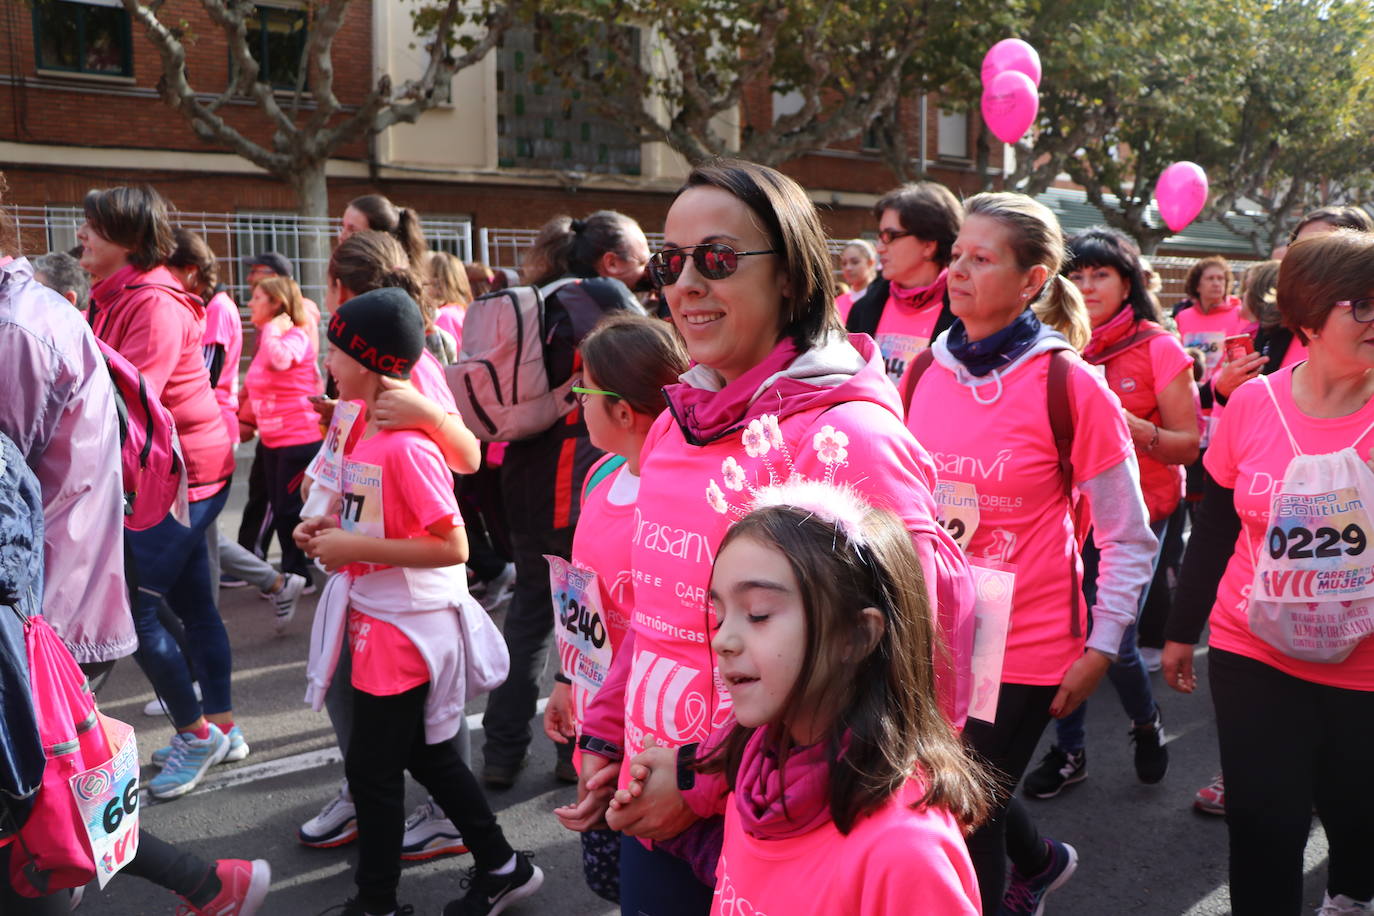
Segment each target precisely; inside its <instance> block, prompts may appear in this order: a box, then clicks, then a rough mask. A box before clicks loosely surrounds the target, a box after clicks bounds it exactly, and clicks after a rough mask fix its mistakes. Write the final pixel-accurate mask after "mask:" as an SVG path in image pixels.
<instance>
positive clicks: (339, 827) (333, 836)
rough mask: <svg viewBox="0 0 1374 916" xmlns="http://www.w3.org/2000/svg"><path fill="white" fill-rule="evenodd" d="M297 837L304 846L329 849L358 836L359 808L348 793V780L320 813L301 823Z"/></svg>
mask: <svg viewBox="0 0 1374 916" xmlns="http://www.w3.org/2000/svg"><path fill="white" fill-rule="evenodd" d="M296 838H297V839H298V840H300V841H301V845H302V846H310V847H313V848H315V849H329V848H331V847H334V846H342V845H344V844H345V843H351V842H353V841H354V840H356V839H357V838H358V809H357V808H355V807H353V796H351V795H349V794H348V782H347V781H345V782H343V783H341V784H340V785H339V794H338V795H335V796H334V797H333V798H331V799H330V800H329V802H328V803H327V804H326V805H325V806H324V807H323V808H321V809H320V813H319V814H317V815H315V816H314V817H312V818H311V819H310V820H308V821H306V822H305V823H304V824H301V829H300V830H298V831H297V832H296Z"/></svg>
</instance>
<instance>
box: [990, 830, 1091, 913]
mask: <svg viewBox="0 0 1374 916" xmlns="http://www.w3.org/2000/svg"><path fill="white" fill-rule="evenodd" d="M1045 842H1046V843H1047V844H1048V845H1049V847H1050V864H1049V865H1046V866H1045V870H1044V871H1042V872H1040V874H1038V875H1031V876H1029V877H1028V876H1026V875H1023V874H1021V873H1020V872H1019V871H1017V870H1016V869H1015V868H1012V870H1011V879H1010V880H1009V881H1008V882H1007V892H1006V894H1004V895H1003V896H1002V906H1001V908H1000V909H998V911H997V913H998V916H1041V914H1042V913H1044V912H1045V898H1046V897H1048V896H1049V895H1050V892H1051V891H1054V890H1057V889H1059V888H1061V887H1063V886H1064V883H1065V882H1066V881H1068V880H1069V878H1071V877H1073V873H1074V869H1076V868H1078V853H1077V851H1075V850H1074V848H1073V847H1072V846H1070V845H1069V844H1068V843H1060V842H1059V841H1058V840H1045Z"/></svg>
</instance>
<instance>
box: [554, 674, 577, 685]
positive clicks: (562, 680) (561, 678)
mask: <svg viewBox="0 0 1374 916" xmlns="http://www.w3.org/2000/svg"><path fill="white" fill-rule="evenodd" d="M553 679H554V681H555V682H557V683H559V684H571V683H572V679H571V678H570V677H568V676H567V675H566V674H564V673H563V672H562V671H559V672H558V673H556V674H555V675H554V676H553Z"/></svg>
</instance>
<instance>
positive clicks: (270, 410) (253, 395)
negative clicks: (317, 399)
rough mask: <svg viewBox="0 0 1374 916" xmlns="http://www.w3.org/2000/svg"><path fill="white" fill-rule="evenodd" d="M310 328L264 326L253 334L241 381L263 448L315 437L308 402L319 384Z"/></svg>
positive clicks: (314, 420) (315, 416)
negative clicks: (254, 349)
mask: <svg viewBox="0 0 1374 916" xmlns="http://www.w3.org/2000/svg"><path fill="white" fill-rule="evenodd" d="M316 353H317V351H316V342H315V332H314V329H312V328H310V327H292V328H289V329H288V330H286V331H280V330H278V329H277V328H275V327H273V326H272V325H270V324H269V325H267V326H265V327H263V328H262V329H261V331H260V332H259V334H258V352H257V353H255V354H254V355H253V362H252V363H251V364H250V365H249V366H248V372H247V374H246V375H245V376H244V379H243V384H244V387H245V388H246V389H247V391H248V400H249V403H250V404H251V406H252V410H253V415H254V416H255V417H256V418H257V422H258V435H259V436H260V437H261V438H262V444H263V445H265V446H267V447H268V448H285V447H286V446H289V445H305V444H307V443H310V442H319V441H320V439H321V438H322V437H321V435H320V417H319V414H317V413H315V411H314V410H313V409H312V408H311V406H310V398H311V396H312V395H316V394H319V393H320V392H321V391H322V390H323V389H324V384H323V382H322V380H321V379H320V370H319V366H318V365H317V364H316V360H315V356H316Z"/></svg>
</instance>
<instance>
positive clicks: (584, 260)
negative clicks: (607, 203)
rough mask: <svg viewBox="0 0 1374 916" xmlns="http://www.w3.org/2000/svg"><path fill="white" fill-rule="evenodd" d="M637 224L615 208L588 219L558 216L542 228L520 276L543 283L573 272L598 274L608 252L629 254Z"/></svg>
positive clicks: (537, 283)
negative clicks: (631, 237) (630, 233)
mask: <svg viewBox="0 0 1374 916" xmlns="http://www.w3.org/2000/svg"><path fill="white" fill-rule="evenodd" d="M635 225H636V223H635V221H634V220H632V219H631V218H630V217H628V216H626V215H625V214H623V213H617V212H616V211H614V210H598V211H596V212H595V213H593V214H592V215H590V216H588V217H587V218H586V219H573V218H572V217H570V216H555V217H554V218H553V219H551V220H549V221H548V222H547V223H545V224H544V227H543V228H542V229H540V230H539V237H538V238H536V239H535V240H534V245H533V246H531V247H530V249H529V251H527V252H526V253H525V259H524V261H523V262H522V263H521V265H520V278H521V280H522V281H523V282H525V283H530V284H533V285H535V286H543V285H544V284H545V283H551V282H553V281H554V280H557V279H558V278H559V277H566V276H569V275H572V276H574V277H595V276H597V275H598V273H599V270H598V268H599V267H600V265H601V257H602V255H604V254H605V253H606V252H608V251H613V252H615V253H616V254H618V255H620V256H621V257H625V256H626V254H627V248H628V244H627V243H628V241H629V239H628V236H629V232H628V228H629V227H631V226H635Z"/></svg>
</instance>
